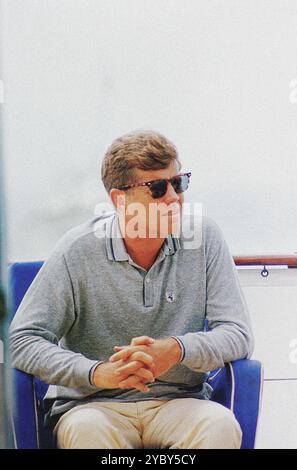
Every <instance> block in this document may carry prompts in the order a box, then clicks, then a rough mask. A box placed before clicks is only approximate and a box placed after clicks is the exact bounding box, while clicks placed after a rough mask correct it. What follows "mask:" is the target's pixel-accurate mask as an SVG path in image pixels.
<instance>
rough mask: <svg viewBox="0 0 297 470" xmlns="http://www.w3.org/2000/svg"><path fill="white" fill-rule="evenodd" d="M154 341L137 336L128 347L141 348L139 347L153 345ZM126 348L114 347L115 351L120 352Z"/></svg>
mask: <svg viewBox="0 0 297 470" xmlns="http://www.w3.org/2000/svg"><path fill="white" fill-rule="evenodd" d="M154 342H155V340H154V339H153V338H151V337H150V336H138V337H137V338H133V339H132V341H131V344H130V346H141V345H148V346H149V345H150V344H153V343H154ZM127 347H128V346H114V348H113V349H114V350H115V351H121V350H122V349H124V348H127Z"/></svg>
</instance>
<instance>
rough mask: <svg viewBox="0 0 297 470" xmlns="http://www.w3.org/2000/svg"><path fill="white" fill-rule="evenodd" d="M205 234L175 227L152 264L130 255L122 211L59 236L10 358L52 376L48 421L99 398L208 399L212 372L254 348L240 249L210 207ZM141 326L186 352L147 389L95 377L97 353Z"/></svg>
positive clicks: (13, 332)
mask: <svg viewBox="0 0 297 470" xmlns="http://www.w3.org/2000/svg"><path fill="white" fill-rule="evenodd" d="M201 234H202V238H201V244H200V245H199V246H197V247H194V248H187V246H186V243H185V239H184V238H183V234H181V235H180V236H179V237H174V236H168V237H167V238H166V239H165V241H164V243H163V245H162V248H161V250H160V252H159V254H158V257H157V259H156V261H155V262H154V264H153V266H152V267H151V268H150V269H149V271H146V270H144V269H143V268H141V267H140V266H138V265H137V264H136V263H134V262H133V260H132V259H131V258H130V256H129V255H128V253H127V251H126V249H125V244H124V242H123V239H122V237H121V233H120V230H119V222H118V216H117V214H116V213H108V214H104V215H100V216H95V217H93V218H92V219H91V220H89V221H87V222H86V223H84V224H82V225H80V226H78V227H75V228H73V229H72V230H70V231H68V232H67V233H66V234H65V235H64V236H63V237H62V238H61V239H60V240H59V242H58V243H57V244H56V246H55V248H54V250H53V252H52V253H51V255H50V257H49V258H48V260H47V261H46V262H45V263H44V264H43V266H42V268H41V270H40V271H39V273H38V274H37V276H36V278H35V279H34V281H33V283H32V284H31V286H30V288H29V290H28V291H27V293H26V295H25V297H24V299H23V300H22V303H21V304H20V306H19V308H18V311H17V312H16V315H15V317H14V320H13V322H12V324H11V328H10V345H11V359H12V365H13V366H14V367H17V368H19V369H21V370H24V371H25V372H27V373H30V374H33V375H35V376H37V377H39V378H40V379H42V380H44V381H45V382H47V383H49V384H51V385H50V387H49V389H48V392H47V395H46V398H45V405H46V409H47V410H48V413H47V422H48V423H50V422H51V421H52V422H54V421H55V418H56V417H57V416H59V415H60V414H61V413H63V412H65V411H67V410H68V409H70V408H72V407H73V406H75V405H78V404H81V403H85V402H87V401H93V400H95V401H139V400H151V399H161V400H165V399H168V400H170V399H173V398H182V397H194V398H204V399H208V398H210V396H211V387H210V386H209V385H208V384H207V383H206V378H207V372H208V371H210V370H213V369H215V368H217V367H223V366H224V363H225V362H229V361H232V360H235V359H240V358H244V357H249V356H250V355H251V353H252V349H253V338H252V333H251V327H250V319H249V312H248V308H247V304H246V302H245V299H244V296H243V293H242V290H241V287H240V284H239V279H238V274H237V271H236V267H235V264H234V261H233V258H232V255H231V253H230V251H229V249H228V246H227V244H226V242H225V240H224V237H223V234H222V232H221V229H220V228H219V227H218V225H217V224H216V223H215V222H214V221H213V220H212V219H211V218H209V217H207V216H203V217H202V227H201ZM205 319H207V321H208V328H209V331H207V332H206V331H205V329H204V325H205ZM142 335H149V336H151V337H153V338H155V339H158V338H166V337H170V336H174V337H176V339H177V340H178V341H179V342H180V344H181V345H182V348H183V355H182V360H181V362H179V363H178V364H176V365H175V366H173V367H172V368H171V369H170V370H168V371H167V372H165V373H164V374H162V375H161V376H159V377H158V378H157V379H156V380H155V382H154V383H152V384H149V388H150V392H147V393H144V392H139V391H138V390H136V389H127V390H122V389H104V388H97V387H96V386H94V385H93V384H92V382H91V381H90V372H91V371H92V369H93V367H94V366H95V365H96V364H97V363H98V361H108V359H109V357H110V356H111V355H112V354H113V353H114V350H113V347H114V346H115V345H128V344H130V342H131V339H132V338H134V337H136V336H142ZM99 370H100V369H99Z"/></svg>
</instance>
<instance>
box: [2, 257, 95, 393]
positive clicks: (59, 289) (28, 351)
mask: <svg viewBox="0 0 297 470" xmlns="http://www.w3.org/2000/svg"><path fill="white" fill-rule="evenodd" d="M75 321H76V312H75V303H74V294H73V286H72V282H71V278H70V275H69V271H68V268H67V264H66V260H65V257H64V255H63V252H62V251H61V250H59V249H56V250H54V251H53V253H52V255H51V256H50V258H49V259H48V260H47V261H46V262H45V263H44V264H43V266H42V268H41V270H40V271H39V273H38V274H37V276H36V277H35V279H34V280H33V282H32V284H31V286H30V287H29V289H28V291H27V293H26V295H25V296H24V298H23V300H22V302H21V304H20V306H19V308H18V310H17V312H16V314H15V317H14V319H13V321H12V324H11V326H10V357H11V363H12V366H13V367H16V368H18V369H20V370H23V371H25V372H27V373H29V374H32V375H34V376H37V377H39V378H40V379H42V380H44V381H45V382H47V383H49V384H58V385H61V386H65V387H74V388H77V387H84V388H86V390H87V389H90V391H94V388H95V387H94V386H93V385H92V384H91V382H90V371H91V370H92V368H93V366H94V365H95V364H97V363H98V360H97V361H94V360H91V359H88V358H87V357H85V356H84V355H83V354H80V353H78V352H73V351H70V350H67V349H66V348H65V349H64V348H63V347H62V346H61V345H60V344H59V341H60V339H61V338H62V337H63V336H64V335H66V334H67V332H68V331H69V330H70V329H71V328H72V326H73V324H74V323H75Z"/></svg>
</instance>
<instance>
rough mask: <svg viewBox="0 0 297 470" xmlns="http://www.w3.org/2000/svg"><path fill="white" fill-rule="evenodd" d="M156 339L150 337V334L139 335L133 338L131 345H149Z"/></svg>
mask: <svg viewBox="0 0 297 470" xmlns="http://www.w3.org/2000/svg"><path fill="white" fill-rule="evenodd" d="M154 342H155V341H154V339H153V338H150V336H138V337H137V338H133V339H132V341H131V346H140V345H143V344H144V345H147V346H149V345H150V344H152V343H154Z"/></svg>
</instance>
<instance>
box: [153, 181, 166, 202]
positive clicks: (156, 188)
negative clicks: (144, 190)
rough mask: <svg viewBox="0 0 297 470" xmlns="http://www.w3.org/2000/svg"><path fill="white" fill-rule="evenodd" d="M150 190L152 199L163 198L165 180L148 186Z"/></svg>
mask: <svg viewBox="0 0 297 470" xmlns="http://www.w3.org/2000/svg"><path fill="white" fill-rule="evenodd" d="M150 190H151V192H152V197H153V198H154V199H157V198H159V197H163V196H164V195H165V194H166V191H167V181H166V180H158V181H155V182H154V183H152V184H151V185H150Z"/></svg>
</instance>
